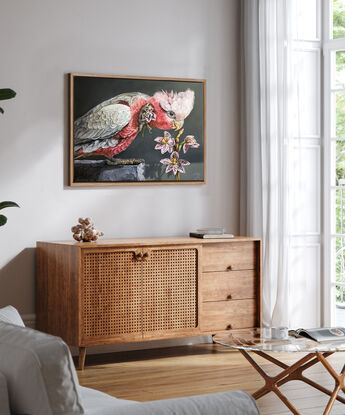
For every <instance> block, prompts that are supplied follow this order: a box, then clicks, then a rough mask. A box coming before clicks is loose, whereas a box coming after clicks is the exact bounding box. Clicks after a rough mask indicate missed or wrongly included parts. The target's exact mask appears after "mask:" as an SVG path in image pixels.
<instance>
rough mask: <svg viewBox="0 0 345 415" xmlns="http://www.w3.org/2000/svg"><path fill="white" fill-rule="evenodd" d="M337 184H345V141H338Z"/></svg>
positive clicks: (336, 160)
mask: <svg viewBox="0 0 345 415" xmlns="http://www.w3.org/2000/svg"><path fill="white" fill-rule="evenodd" d="M335 168H336V184H337V185H338V186H345V141H337V143H336V154H335Z"/></svg>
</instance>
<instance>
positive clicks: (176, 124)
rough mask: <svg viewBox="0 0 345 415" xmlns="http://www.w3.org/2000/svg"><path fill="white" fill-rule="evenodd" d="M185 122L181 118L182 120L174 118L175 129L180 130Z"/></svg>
mask: <svg viewBox="0 0 345 415" xmlns="http://www.w3.org/2000/svg"><path fill="white" fill-rule="evenodd" d="M183 123H184V121H183V120H181V121H176V120H173V129H174V130H175V131H177V130H180V129H181V128H182V127H183Z"/></svg>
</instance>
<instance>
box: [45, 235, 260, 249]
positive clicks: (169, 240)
mask: <svg viewBox="0 0 345 415" xmlns="http://www.w3.org/2000/svg"><path fill="white" fill-rule="evenodd" d="M248 241H260V238H252V237H248V236H235V238H233V239H201V238H200V239H199V238H190V237H189V236H168V237H156V238H123V239H120V238H118V239H99V240H98V241H96V242H75V241H39V242H37V245H38V246H39V245H41V244H46V243H49V244H56V245H68V246H76V247H80V248H96V247H98V248H99V247H111V246H117V247H118V246H122V247H131V246H148V245H155V246H161V245H198V244H199V245H200V244H214V243H234V242H248Z"/></svg>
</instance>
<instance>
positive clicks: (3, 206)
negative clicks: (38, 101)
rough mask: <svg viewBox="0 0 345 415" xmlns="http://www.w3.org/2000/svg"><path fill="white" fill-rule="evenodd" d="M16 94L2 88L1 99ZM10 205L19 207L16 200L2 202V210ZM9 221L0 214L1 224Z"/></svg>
mask: <svg viewBox="0 0 345 415" xmlns="http://www.w3.org/2000/svg"><path fill="white" fill-rule="evenodd" d="M15 96H16V93H15V92H14V91H13V89H10V88H0V101H3V100H5V99H11V98H14V97H15ZM0 113H1V114H3V113H4V110H3V109H2V108H1V107H0ZM8 207H19V206H18V205H17V203H15V202H9V201H5V202H0V210H2V209H5V208H8ZM6 222H7V217H6V216H5V215H0V226H4V225H5V223H6Z"/></svg>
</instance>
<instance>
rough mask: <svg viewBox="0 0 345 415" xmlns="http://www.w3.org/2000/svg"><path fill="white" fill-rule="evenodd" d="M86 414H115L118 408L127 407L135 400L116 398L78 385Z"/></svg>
mask: <svg viewBox="0 0 345 415" xmlns="http://www.w3.org/2000/svg"><path fill="white" fill-rule="evenodd" d="M79 390H80V393H81V396H82V399H83V405H84V408H85V414H86V415H103V414H108V413H109V414H116V410H117V409H119V408H127V407H128V406H129V405H133V404H135V403H137V402H135V401H127V400H124V399H117V398H114V397H113V396H110V395H107V394H106V393H103V392H100V391H98V390H95V389H90V388H85V387H83V386H79Z"/></svg>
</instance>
